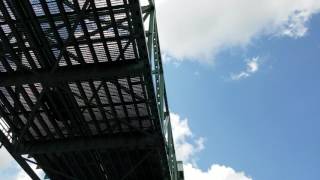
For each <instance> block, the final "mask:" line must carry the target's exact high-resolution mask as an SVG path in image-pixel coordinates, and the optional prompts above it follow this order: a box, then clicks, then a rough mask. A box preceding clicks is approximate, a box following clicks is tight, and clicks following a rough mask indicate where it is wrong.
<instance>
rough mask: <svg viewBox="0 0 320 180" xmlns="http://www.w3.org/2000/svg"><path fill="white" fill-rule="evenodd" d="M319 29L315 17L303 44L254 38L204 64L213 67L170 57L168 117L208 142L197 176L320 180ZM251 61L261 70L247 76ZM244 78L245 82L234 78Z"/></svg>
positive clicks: (263, 36)
mask: <svg viewBox="0 0 320 180" xmlns="http://www.w3.org/2000/svg"><path fill="white" fill-rule="evenodd" d="M319 23H320V15H319V14H314V15H312V16H310V17H308V20H306V21H305V22H304V27H305V28H307V31H306V32H305V33H304V34H303V35H301V36H286V35H278V34H277V32H274V34H272V33H271V34H269V33H266V34H264V33H261V34H258V35H254V37H252V39H251V41H250V43H248V44H246V45H245V47H244V46H238V47H231V48H226V49H223V50H220V51H219V52H218V53H217V54H216V55H214V56H211V57H210V58H211V59H209V60H206V61H209V62H212V64H208V63H206V62H203V60H198V59H197V58H193V57H192V58H190V59H189V60H185V59H182V60H181V59H179V58H175V57H170V56H169V58H170V60H169V62H167V63H166V64H165V75H166V84H167V92H168V99H169V103H170V107H171V111H172V112H175V113H177V114H179V115H180V117H182V118H188V125H189V128H190V129H192V130H191V131H192V134H193V137H192V138H197V137H203V138H204V139H205V141H204V149H203V150H201V151H199V152H196V153H194V154H193V155H192V156H193V158H195V162H192V163H193V164H195V166H197V167H194V168H195V169H201V170H202V171H203V172H202V174H206V173H207V174H209V173H208V168H210V166H211V165H212V164H220V165H221V166H222V165H224V166H227V167H232V168H233V169H235V170H236V171H239V172H240V171H241V172H244V173H245V174H246V176H247V177H249V178H252V179H254V180H283V179H288V180H289V179H290V180H304V179H310V180H317V179H320V166H319V161H320V157H319V155H318V154H319V152H320V144H319V138H320V131H319V128H320V111H319V109H318V107H319V105H320V94H319V92H320V71H319V68H320V59H319V55H320V41H319V39H320V33H319V32H320V26H319ZM254 58H256V59H258V60H257V62H258V63H257V64H258V69H257V70H256V71H254V72H252V73H250V67H248V64H249V62H252V60H253V59H254ZM251 70H252V69H251ZM241 72H249V73H248V74H249V75H248V77H243V78H239V79H237V78H232V75H239V74H240V73H241ZM237 73H238V74H237ZM192 138H191V141H192ZM189 170H190V169H189ZM217 173H218V172H217ZM212 174H214V173H211V175H208V176H206V178H208V179H213V178H212V177H213V175H212ZM188 178H189V179H190V180H193V179H196V178H193V177H191V176H188ZM217 179H218V180H220V179H221V180H238V179H241V178H237V177H234V178H229V179H228V178H220V179H219V178H217ZM213 180H214V179H213Z"/></svg>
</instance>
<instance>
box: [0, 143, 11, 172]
mask: <svg viewBox="0 0 320 180" xmlns="http://www.w3.org/2000/svg"><path fill="white" fill-rule="evenodd" d="M12 161H13V158H12V157H11V155H10V154H9V153H8V151H7V150H6V149H5V148H0V170H2V169H5V168H7V167H9V166H10V164H11V163H12Z"/></svg>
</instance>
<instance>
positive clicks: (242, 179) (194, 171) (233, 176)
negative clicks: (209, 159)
mask: <svg viewBox="0 0 320 180" xmlns="http://www.w3.org/2000/svg"><path fill="white" fill-rule="evenodd" d="M184 174H185V180H198V179H201V180H252V178H250V177H247V176H246V175H245V174H244V172H236V171H235V170H234V169H232V168H230V167H226V166H223V165H218V164H214V165H212V166H211V167H210V168H209V169H208V170H207V171H202V170H201V169H199V168H197V167H194V166H193V165H192V164H186V165H184Z"/></svg>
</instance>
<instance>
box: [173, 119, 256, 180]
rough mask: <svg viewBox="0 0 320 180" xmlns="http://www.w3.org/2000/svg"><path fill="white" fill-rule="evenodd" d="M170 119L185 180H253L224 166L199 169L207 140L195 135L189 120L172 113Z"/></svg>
mask: <svg viewBox="0 0 320 180" xmlns="http://www.w3.org/2000/svg"><path fill="white" fill-rule="evenodd" d="M170 117H171V123H172V128H173V130H172V131H173V138H174V143H175V149H176V155H177V159H178V160H183V162H184V174H185V180H198V179H201V180H213V179H214V180H252V178H250V177H248V176H246V175H245V173H244V172H237V171H235V170H234V169H233V168H231V167H227V166H224V165H219V164H212V165H211V166H210V168H208V169H207V170H202V169H200V168H198V166H197V163H196V160H197V154H198V153H199V152H200V151H201V150H203V149H204V148H205V145H204V139H205V138H203V137H197V136H195V135H194V134H193V132H192V131H191V129H190V127H189V123H188V119H187V118H181V116H180V115H178V114H176V113H171V114H170Z"/></svg>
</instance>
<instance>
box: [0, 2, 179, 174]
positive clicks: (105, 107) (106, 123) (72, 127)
mask: <svg viewBox="0 0 320 180" xmlns="http://www.w3.org/2000/svg"><path fill="white" fill-rule="evenodd" d="M147 20H148V21H147ZM156 26H157V24H156V18H155V8H154V2H153V1H152V0H150V1H149V3H148V4H146V5H144V6H141V5H140V2H139V1H138V0H3V1H0V106H1V107H0V116H1V117H0V118H1V119H0V129H1V131H0V140H1V143H2V145H4V146H5V147H6V149H7V150H8V152H9V153H10V154H11V155H12V156H13V157H14V158H15V160H16V161H17V162H18V163H19V164H20V166H21V167H22V168H23V169H24V170H25V171H26V172H27V173H28V175H29V176H30V177H31V178H32V179H39V177H38V175H37V174H35V172H34V171H33V169H32V168H30V166H29V164H30V163H33V164H36V165H37V166H38V167H39V168H41V169H42V170H43V171H44V172H45V174H46V178H49V179H52V180H56V179H57V180H61V179H77V180H82V179H108V180H118V179H119V180H122V179H132V180H142V179H148V180H149V179H154V180H157V179H159V180H163V179H168V180H181V179H183V172H181V171H180V172H178V171H179V170H178V169H177V167H178V166H177V161H176V158H175V152H174V146H173V139H172V132H171V125H170V117H169V110H168V103H167V99H166V92H165V84H164V78H163V70H162V63H161V53H160V47H159V41H158V35H157V27H156ZM145 27H146V28H145ZM25 155H28V157H26V156H25Z"/></svg>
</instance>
